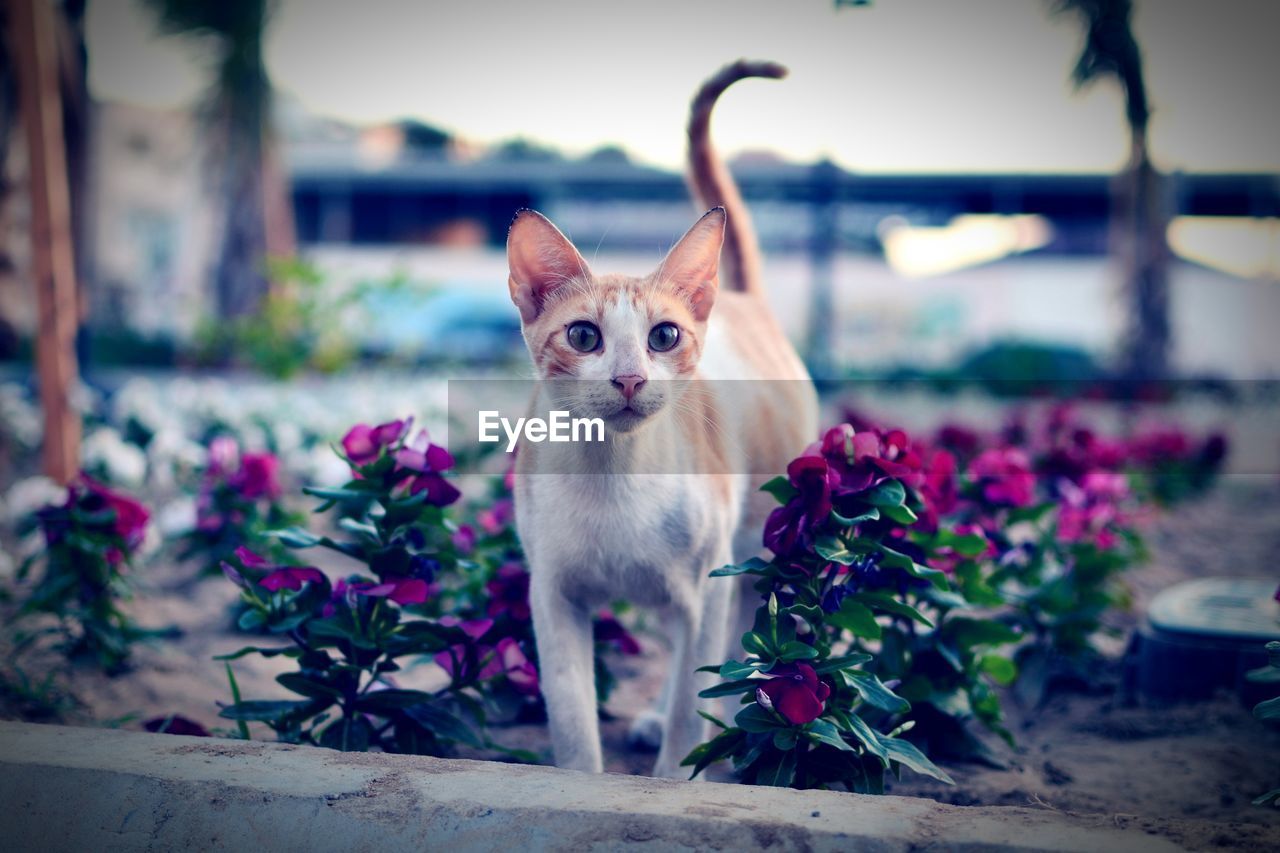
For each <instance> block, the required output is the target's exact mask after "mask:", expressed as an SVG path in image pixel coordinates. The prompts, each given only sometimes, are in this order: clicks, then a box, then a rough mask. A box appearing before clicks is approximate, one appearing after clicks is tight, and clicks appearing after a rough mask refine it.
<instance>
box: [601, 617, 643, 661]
mask: <svg viewBox="0 0 1280 853" xmlns="http://www.w3.org/2000/svg"><path fill="white" fill-rule="evenodd" d="M594 634H595V641H596V642H597V643H612V644H613V646H614V648H616V649H617V650H618V651H619V652H621V653H622V654H624V655H638V654H640V643H639V642H638V641H637V640H636V638H635V637H633V636H632V635H631V632H630V631H628V630H627V629H626V626H625V625H623V624H622V623H621V622H619V621H618V617H617V616H614V615H613V613H612V612H611V611H609V610H601V611H600V612H599V613H598V614H596V620H595V626H594Z"/></svg>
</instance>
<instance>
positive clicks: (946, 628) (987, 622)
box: [942, 616, 1022, 649]
mask: <svg viewBox="0 0 1280 853" xmlns="http://www.w3.org/2000/svg"><path fill="white" fill-rule="evenodd" d="M942 630H943V633H944V634H945V635H946V636H947V637H949V638H951V640H952V641H953V642H954V643H955V645H956V646H957V647H958V648H960V649H972V648H973V647H975V646H1002V645H1006V644H1008V643H1016V642H1017V641H1018V640H1020V639H1022V636H1021V635H1020V634H1019V633H1018V632H1017V631H1015V630H1013V628H1011V627H1009V626H1008V625H1006V624H1004V623H1003V622H997V621H995V620H994V619H978V618H976V617H969V616H957V617H954V618H952V619H950V620H948V621H947V623H946V624H945V625H943V628H942Z"/></svg>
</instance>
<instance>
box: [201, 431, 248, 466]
mask: <svg viewBox="0 0 1280 853" xmlns="http://www.w3.org/2000/svg"><path fill="white" fill-rule="evenodd" d="M239 459H240V445H238V444H236V440H235V439H234V438H232V437H231V436H229V435H220V436H218V437H217V438H215V439H214V440H213V441H211V442H209V464H208V466H207V467H206V469H205V470H206V471H207V472H208V474H210V475H211V476H226V475H228V474H230V473H231V472H233V471H235V470H236V469H237V468H239V467H240V465H239Z"/></svg>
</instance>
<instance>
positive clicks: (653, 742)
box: [627, 708, 665, 752]
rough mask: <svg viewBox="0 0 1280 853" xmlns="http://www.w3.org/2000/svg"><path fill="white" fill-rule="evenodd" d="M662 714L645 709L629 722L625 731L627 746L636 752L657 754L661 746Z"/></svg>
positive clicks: (651, 709)
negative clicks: (628, 726) (629, 725)
mask: <svg viewBox="0 0 1280 853" xmlns="http://www.w3.org/2000/svg"><path fill="white" fill-rule="evenodd" d="M664 720H665V718H664V717H663V715H662V713H661V712H659V711H657V710H655V709H653V708H647V709H646V710H644V711H641V712H640V714H639V715H638V716H637V717H636V718H635V719H634V720H632V721H631V728H630V729H628V730H627V746H629V747H630V748H631V749H633V750H635V751H636V752H657V751H658V749H659V748H660V747H661V746H662V724H663V722H664Z"/></svg>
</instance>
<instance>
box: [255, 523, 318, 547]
mask: <svg viewBox="0 0 1280 853" xmlns="http://www.w3.org/2000/svg"><path fill="white" fill-rule="evenodd" d="M267 535H268V536H274V537H275V538H276V539H279V540H280V542H281V544H283V545H284V546H285V547H288V548H314V547H315V546H317V545H319V544H320V542H321V541H322V540H321V537H319V536H316V535H315V534H314V533H312V532H311V531H309V530H306V529H304V528H302V527H288V528H285V529H284V530H271V531H268V532H267Z"/></svg>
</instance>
